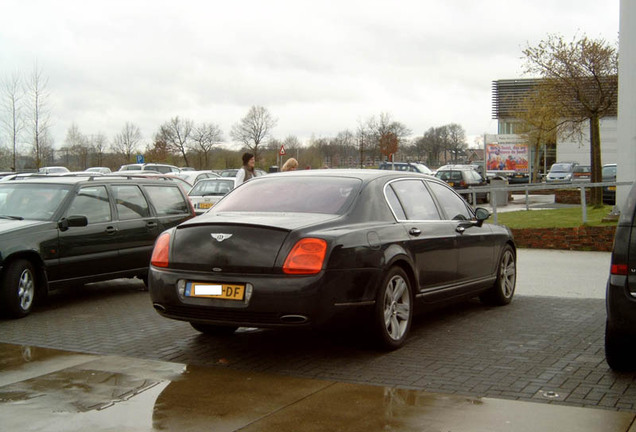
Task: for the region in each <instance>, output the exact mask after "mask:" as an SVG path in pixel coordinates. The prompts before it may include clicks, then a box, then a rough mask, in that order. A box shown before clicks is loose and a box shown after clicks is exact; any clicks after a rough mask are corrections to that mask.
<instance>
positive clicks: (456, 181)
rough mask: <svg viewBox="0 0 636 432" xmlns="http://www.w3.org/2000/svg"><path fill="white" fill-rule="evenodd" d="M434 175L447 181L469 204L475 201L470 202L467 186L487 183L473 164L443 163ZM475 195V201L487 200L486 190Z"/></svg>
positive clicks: (485, 184)
mask: <svg viewBox="0 0 636 432" xmlns="http://www.w3.org/2000/svg"><path fill="white" fill-rule="evenodd" d="M435 177H437V178H438V179H440V180H443V181H445V182H446V183H448V185H449V186H450V187H452V188H453V189H455V190H456V191H457V192H458V193H460V194H461V195H462V196H463V197H464V199H466V201H468V202H469V203H470V204H475V203H473V202H472V200H473V195H472V192H471V191H470V189H469V188H470V187H477V186H487V185H488V182H487V181H486V179H484V178H483V177H482V176H481V175H480V174H479V173H478V172H477V170H475V168H474V167H473V165H444V166H442V167H440V168H439V169H438V170H437V171H436V172H435ZM475 195H476V199H477V202H480V201H481V202H488V192H485V191H482V192H478V193H476V194H475Z"/></svg>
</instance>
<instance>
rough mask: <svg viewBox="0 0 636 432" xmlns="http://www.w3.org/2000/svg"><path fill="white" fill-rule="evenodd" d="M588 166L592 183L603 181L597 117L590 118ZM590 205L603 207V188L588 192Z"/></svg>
mask: <svg viewBox="0 0 636 432" xmlns="http://www.w3.org/2000/svg"><path fill="white" fill-rule="evenodd" d="M590 164H591V166H592V180H591V181H592V183H598V182H601V181H603V173H602V169H603V167H602V165H601V126H600V121H599V118H598V116H596V115H595V116H592V117H591V118H590ZM590 192H591V193H590V205H593V206H594V207H597V208H598V207H601V206H602V205H603V188H601V187H595V188H592V190H591V191H590Z"/></svg>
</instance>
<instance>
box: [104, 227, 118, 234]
mask: <svg viewBox="0 0 636 432" xmlns="http://www.w3.org/2000/svg"><path fill="white" fill-rule="evenodd" d="M116 232H117V228H115V227H114V226H109V227H106V234H115V233H116Z"/></svg>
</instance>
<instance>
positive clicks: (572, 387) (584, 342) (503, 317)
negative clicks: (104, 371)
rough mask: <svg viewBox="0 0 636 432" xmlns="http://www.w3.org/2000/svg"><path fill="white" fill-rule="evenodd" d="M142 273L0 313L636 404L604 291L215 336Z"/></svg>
mask: <svg viewBox="0 0 636 432" xmlns="http://www.w3.org/2000/svg"><path fill="white" fill-rule="evenodd" d="M140 287H141V285H140V283H139V282H136V281H130V282H129V281H122V280H120V281H115V282H110V283H104V284H95V285H93V286H90V287H87V288H85V289H83V290H69V291H63V292H60V293H56V294H54V295H53V296H51V298H50V299H49V300H48V301H47V302H46V303H45V304H43V305H40V306H39V307H38V308H37V309H36V310H35V311H34V312H33V314H32V315H30V316H29V317H27V318H25V319H21V320H1V321H0V342H4V343H13V344H19V345H29V346H39V347H48V348H57V349H62V350H70V351H78V352H84V353H94V354H102V355H104V354H112V355H122V356H130V357H137V358H144V359H154V360H165V361H172V362H180V363H186V364H192V365H205V366H214V367H227V368H234V369H240V370H252V371H261V372H268V373H274V374H281V375H289V376H295V377H304V378H315V379H325V380H337V381H342V382H352V383H362V384H374V385H381V386H397V387H400V388H405V389H417V390H426V391H431V392H441V393H453V394H458V395H467V396H482V397H493V398H503V399H513V400H526V401H535V402H542V403H551V404H563V405H569V406H583V407H598V408H603V409H614V410H621V411H628V412H636V381H635V378H636V374H618V373H615V372H613V371H611V370H610V369H609V367H608V366H607V364H606V363H605V358H604V353H603V332H604V326H605V304H604V300H602V299H576V298H558V297H535V296H517V297H516V298H515V300H514V301H513V303H512V304H511V305H509V306H507V307H501V308H495V307H485V306H483V305H481V304H480V303H479V302H477V301H474V302H473V301H471V302H466V303H462V304H460V305H456V306H453V307H451V308H447V309H444V310H440V311H436V312H434V313H429V314H426V315H422V316H420V317H418V318H417V320H416V322H415V324H414V326H413V329H412V335H411V337H410V339H409V341H408V343H407V345H406V346H405V347H403V348H402V349H400V350H397V351H394V352H379V351H376V350H374V349H373V348H372V346H370V344H369V343H368V342H366V341H365V339H364V338H359V337H357V336H356V334H355V333H353V334H352V333H343V332H341V333H335V332H317V331H312V332H308V331H280V330H254V329H240V330H239V332H237V333H236V334H235V335H233V336H230V337H211V336H205V335H202V334H200V333H198V332H196V331H195V330H193V329H192V328H191V327H190V326H189V324H187V323H183V322H178V321H172V320H168V319H165V318H162V317H160V316H159V315H158V314H157V313H156V312H155V311H154V310H153V308H152V306H151V303H150V299H149V295H148V293H147V292H144V291H140Z"/></svg>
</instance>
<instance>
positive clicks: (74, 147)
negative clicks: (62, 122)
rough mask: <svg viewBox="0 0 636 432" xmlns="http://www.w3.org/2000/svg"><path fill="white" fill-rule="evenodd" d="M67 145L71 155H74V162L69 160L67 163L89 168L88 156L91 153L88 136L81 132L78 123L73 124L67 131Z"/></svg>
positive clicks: (81, 168)
mask: <svg viewBox="0 0 636 432" xmlns="http://www.w3.org/2000/svg"><path fill="white" fill-rule="evenodd" d="M65 145H66V146H65V148H66V149H68V152H69V153H70V155H72V156H73V162H70V163H69V162H67V165H72V166H73V167H76V168H79V169H80V170H85V169H86V168H88V157H89V154H90V148H89V145H88V138H87V137H86V135H84V134H83V133H81V132H80V130H79V128H78V127H77V124H75V123H73V124H71V127H70V128H69V129H68V131H67V132H66V140H65Z"/></svg>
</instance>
